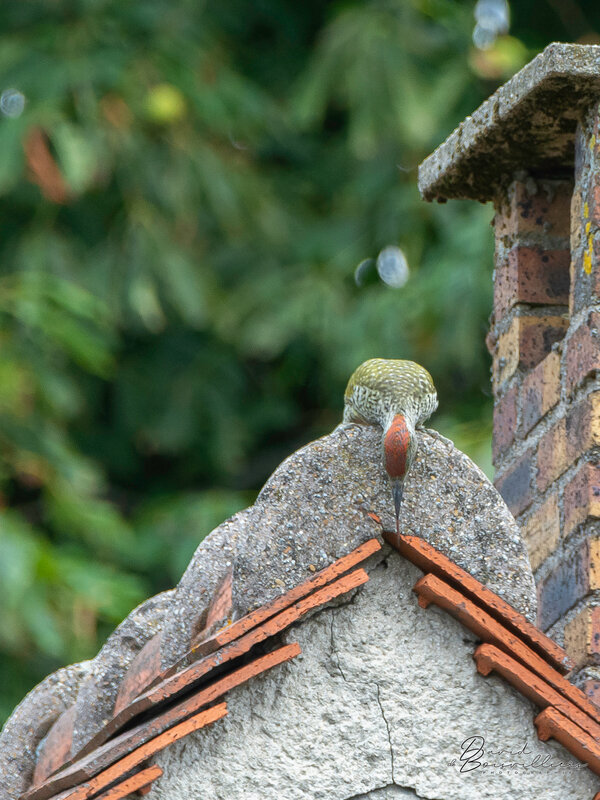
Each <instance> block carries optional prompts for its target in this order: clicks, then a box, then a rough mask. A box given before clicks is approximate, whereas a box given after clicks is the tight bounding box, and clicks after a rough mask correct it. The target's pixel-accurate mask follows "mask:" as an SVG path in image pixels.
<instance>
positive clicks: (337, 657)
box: [330, 609, 396, 797]
mask: <svg viewBox="0 0 600 800" xmlns="http://www.w3.org/2000/svg"><path fill="white" fill-rule="evenodd" d="M335 616H336V615H335V611H334V610H333V609H331V629H330V630H331V634H330V635H331V653H332V655H333V656H334V658H335V663H336V666H337V668H338V672H339V673H340V675H341V676H342V680H343V681H344V683H359V684H361V685H362V686H374V687H375V690H376V693H377V695H376V696H377V705H378V706H379V710H380V712H381V718H382V719H383V723H384V725H385V730H386V735H387V740H388V744H389V747H390V775H391V778H392V781H391V783H389V784H388V787H391V786H395V785H396V784H395V779H394V747H393V745H392V733H391V730H390V726H389V723H388V721H387V718H386V716H385V711H384V710H383V704H382V702H381V687H380V686H379V684H378V683H377V681H374V680H373V681H360V680H349V679H348V678H347V676H346V674H345V673H344V670H343V669H342V665H341V662H340V654H339V651H338V649H337V646H336V643H335V632H334V625H335ZM380 788H381V787H380ZM383 788H385V787H383ZM372 791H376V789H373V790H372ZM368 794H369V793H367V795H366V796H368ZM358 796H359V797H360V795H358ZM363 796H365V795H363Z"/></svg>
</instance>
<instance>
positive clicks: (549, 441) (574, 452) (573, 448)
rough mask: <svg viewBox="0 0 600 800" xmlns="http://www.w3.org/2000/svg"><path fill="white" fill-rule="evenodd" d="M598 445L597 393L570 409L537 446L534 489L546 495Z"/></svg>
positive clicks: (599, 394)
mask: <svg viewBox="0 0 600 800" xmlns="http://www.w3.org/2000/svg"><path fill="white" fill-rule="evenodd" d="M598 444H600V392H594V393H592V394H590V395H588V396H587V397H586V398H584V399H583V400H581V401H580V402H579V403H577V405H575V406H573V407H572V408H571V409H570V411H569V413H568V414H567V416H566V417H563V418H562V419H560V420H558V422H556V423H555V424H554V425H553V427H552V428H550V430H549V431H547V432H546V433H545V434H544V436H542V438H541V440H540V443H539V445H538V458H537V487H538V489H539V490H540V491H542V492H543V491H545V490H546V489H547V488H548V486H550V484H551V483H552V482H553V481H555V480H556V479H557V478H558V477H559V476H560V475H562V473H563V472H564V471H565V470H566V469H567V467H569V466H570V465H571V464H572V463H573V462H574V461H575V460H576V459H577V458H579V456H581V455H583V453H585V452H586V451H587V450H589V449H590V448H591V447H595V446H597V445H598Z"/></svg>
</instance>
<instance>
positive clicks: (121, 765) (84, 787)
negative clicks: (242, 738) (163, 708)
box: [53, 703, 227, 800]
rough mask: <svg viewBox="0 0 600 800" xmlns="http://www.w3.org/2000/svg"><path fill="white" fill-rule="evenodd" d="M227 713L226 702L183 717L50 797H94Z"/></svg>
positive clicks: (81, 799) (60, 799) (74, 799)
mask: <svg viewBox="0 0 600 800" xmlns="http://www.w3.org/2000/svg"><path fill="white" fill-rule="evenodd" d="M226 714H227V704H226V703H220V704H219V705H217V706H213V707H212V708H209V709H207V710H206V711H201V712H200V713H199V714H196V715H195V716H193V717H190V719H186V720H185V721H184V722H180V723H179V724H178V725H175V727H173V728H169V730H168V731H165V732H164V733H161V734H160V736H156V737H155V738H154V739H151V740H150V741H149V742H146V744H143V745H142V746H141V747H138V748H137V749H136V750H134V751H133V752H132V753H129V754H128V755H126V756H125V757H124V758H122V759H120V760H119V761H117V762H116V763H115V764H112V766H110V767H108V769H105V770H104V771H103V772H100V773H99V774H98V775H96V776H94V777H93V778H91V779H90V780H89V781H86V782H85V783H82V784H80V785H79V786H77V787H75V788H73V789H67V790H66V791H64V792H61V793H60V794H56V795H53V800H66V799H67V798H69V800H87V798H89V797H93V796H94V795H95V794H96V793H97V792H100V791H102V790H103V789H105V788H106V787H108V786H110V784H111V783H114V782H115V781H117V780H119V778H121V777H122V776H123V775H126V774H127V773H128V772H130V771H131V770H132V769H134V768H135V767H137V766H138V765H139V764H141V763H142V762H144V761H145V760H146V759H147V758H150V756H153V755H155V754H156V753H158V752H160V751H161V750H164V748H165V747H167V746H168V745H170V744H173V742H176V741H177V740H178V739H181V738H183V737H184V736H187V735H188V734H189V733H193V732H194V731H198V730H200V729H201V728H204V727H205V726H206V725H210V724H212V723H213V722H216V721H217V720H219V719H222V718H223V717H224V716H225V715H226Z"/></svg>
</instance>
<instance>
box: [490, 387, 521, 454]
mask: <svg viewBox="0 0 600 800" xmlns="http://www.w3.org/2000/svg"><path fill="white" fill-rule="evenodd" d="M518 393H519V387H518V385H517V384H515V385H514V386H511V388H510V389H509V390H508V391H507V392H506V393H505V394H504V396H503V397H501V398H500V399H499V400H498V402H497V403H496V404H495V406H494V434H493V437H492V458H493V461H494V464H495V463H496V461H497V460H498V457H499V456H500V454H501V453H504V452H506V450H508V448H509V447H510V445H511V444H512V443H513V442H514V439H515V431H516V429H517V396H518Z"/></svg>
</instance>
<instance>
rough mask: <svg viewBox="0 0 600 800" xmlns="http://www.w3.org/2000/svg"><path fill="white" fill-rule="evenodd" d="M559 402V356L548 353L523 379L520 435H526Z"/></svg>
mask: <svg viewBox="0 0 600 800" xmlns="http://www.w3.org/2000/svg"><path fill="white" fill-rule="evenodd" d="M559 400H560V356H559V354H558V353H554V352H553V353H548V355H547V356H546V358H544V359H543V360H542V361H540V363H539V364H538V365H537V366H536V367H534V369H532V370H531V372H529V373H528V374H527V375H526V376H525V378H524V379H523V386H522V390H521V434H522V435H525V434H526V433H528V432H529V431H530V430H531V429H532V428H533V426H534V425H536V424H537V423H538V422H539V421H540V419H541V418H542V417H543V416H544V415H545V414H547V413H548V411H550V409H551V408H554V406H555V405H556V404H557V403H558V401H559Z"/></svg>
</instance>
